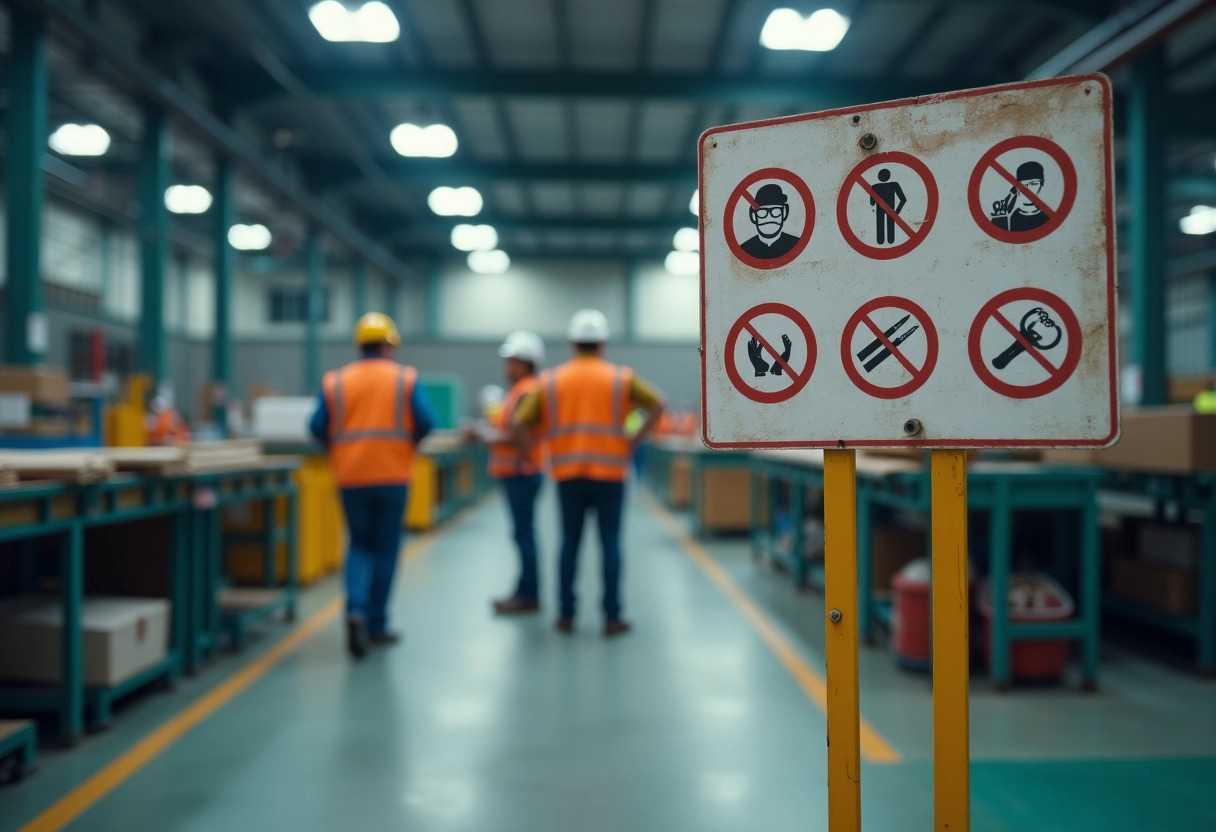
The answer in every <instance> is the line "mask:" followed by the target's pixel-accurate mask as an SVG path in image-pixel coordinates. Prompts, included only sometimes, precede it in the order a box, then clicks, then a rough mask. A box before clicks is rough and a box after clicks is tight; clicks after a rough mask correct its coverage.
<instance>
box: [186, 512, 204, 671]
mask: <svg viewBox="0 0 1216 832" xmlns="http://www.w3.org/2000/svg"><path fill="white" fill-rule="evenodd" d="M182 523H183V525H184V527H185V535H186V558H187V563H186V569H185V574H186V587H185V597H186V598H188V599H189V602H188V604H187V608H186V675H187V676H193V675H194V674H196V673H198V668H199V665H200V664H202V651H201V649H200V648H199V640H200V639H201V638H202V635H203V598H202V595H203V569H202V560H203V543H202V540H201V537H202V532H201V524H200V523H199V521H198V512H197V511H196V510H195V509H194V508H193V507H190V508H187V509H186V510H185V511H183V512H182Z"/></svg>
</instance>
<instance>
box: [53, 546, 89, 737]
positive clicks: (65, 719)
mask: <svg viewBox="0 0 1216 832" xmlns="http://www.w3.org/2000/svg"><path fill="white" fill-rule="evenodd" d="M59 595H60V601H61V603H62V605H63V629H62V631H61V632H60V645H59V649H60V663H61V667H60V676H59V678H60V683H59V685H60V687H59V693H60V708H59V738H60V741H61V742H62V744H63V745H65V746H73V745H75V744H76V743H78V742H79V741H80V735H81V734H82V733H83V731H84V669H83V665H84V657H83V655H82V653H83V638H82V635H81V630H82V627H83V625H82V624H81V620H80V616H81V607H82V606H83V604H84V527H83V526H81V524H80V523H73V524H72V525H71V526H70V527H69V528H68V533H67V540H65V541H64V546H63V550H62V554H61V555H60V559H59Z"/></svg>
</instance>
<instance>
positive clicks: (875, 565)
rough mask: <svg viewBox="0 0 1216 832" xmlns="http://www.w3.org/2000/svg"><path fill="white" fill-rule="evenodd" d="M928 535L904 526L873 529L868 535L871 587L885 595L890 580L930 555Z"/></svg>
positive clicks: (888, 589) (889, 587)
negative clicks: (913, 562) (912, 562)
mask: <svg viewBox="0 0 1216 832" xmlns="http://www.w3.org/2000/svg"><path fill="white" fill-rule="evenodd" d="M928 543H929V540H928V535H927V534H926V533H925V531H924V530H923V529H912V528H908V527H906V526H876V527H875V528H874V530H873V531H872V532H871V534H870V570H871V571H870V587H871V588H872V589H873V590H874V591H875V592H888V591H890V589H891V579H892V578H894V577H895V575H896V573H898V572H899V570H901V569H903V568H904V567H905V566H907V565H908V564H909V563H910V562H911V561H913V560H915V559H916V558H921V557H927V556H928V554H929V546H928Z"/></svg>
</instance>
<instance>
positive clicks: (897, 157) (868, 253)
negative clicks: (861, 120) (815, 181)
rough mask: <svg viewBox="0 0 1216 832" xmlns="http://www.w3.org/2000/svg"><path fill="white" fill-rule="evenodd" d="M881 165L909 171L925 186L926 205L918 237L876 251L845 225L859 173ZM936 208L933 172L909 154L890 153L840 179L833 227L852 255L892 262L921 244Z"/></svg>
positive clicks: (936, 198) (854, 169) (858, 166)
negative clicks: (902, 166)
mask: <svg viewBox="0 0 1216 832" xmlns="http://www.w3.org/2000/svg"><path fill="white" fill-rule="evenodd" d="M884 164H890V165H904V166H905V167H909V168H911V169H912V170H913V172H914V173H916V175H917V176H919V177H920V178H921V181H922V182H924V183H925V192H926V193H927V194H928V201H929V204H928V206H927V207H926V208H925V219H924V221H923V222H922V223H921V224H920V229H919V230H920V233H919V234H918V235H916V236H915V237H909V238H908V239H906V240H904V241H903V242H902V243H900V244H899V245H897V246H891V247H889V248H888V247H885V246H884V247H882V248H879V247H878V246H872V245H870V244H869V243H864V242H862V241H861V238H860V237H858V236H857V233H856V232H855V231H853V226H851V225H849V197H851V196H852V195H853V188H855V187H856V186H857V183H858V181H860V180H861V175H862V174H863V173H865V172H866V171H868V170H869V169H870V168H872V167H877V166H878V165H884ZM937 208H938V193H937V180H936V179H934V178H933V171H931V170H929V166H928V165H926V164H925V163H924V162H922V161H921V160H920V159H917V158H916V157H915V156H913V155H912V154H911V153H904V152H903V151H902V150H892V151H888V152H887V153H876V154H874V155H873V156H871V157H870V158H868V159H866V160H865V161H863V162H862V163H861V164H859V165H857V167H855V168H853V169H852V170H851V171H849V175H848V176H846V177H845V178H844V183H843V184H841V186H840V195H839V196H837V197H836V224H837V225H838V226H840V236H842V237H844V241H845V242H846V243H848V244H849V246H850V247H851V248H852V249H853V251H855V252H857V253H858V254H860V255H862V256H863V257H868V258H870V259H871V260H894V259H895V258H896V257H902V256H904V255H905V254H907V253H908V252H910V251H912V250H913V249H914V248H916V247H917V246H919V245H920V244H921V243H923V242H924V241H925V238H926V237H928V236H929V232H930V231H932V230H933V221H934V220H936V219H937Z"/></svg>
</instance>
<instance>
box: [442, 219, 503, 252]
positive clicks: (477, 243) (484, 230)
mask: <svg viewBox="0 0 1216 832" xmlns="http://www.w3.org/2000/svg"><path fill="white" fill-rule="evenodd" d="M452 246H453V247H455V248H458V249H460V250H461V251H489V250H490V249H493V248H497V247H498V232H497V231H495V230H494V226H492V225H468V224H465V223H461V224H460V225H458V226H456V227H455V228H453V229H452Z"/></svg>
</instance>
